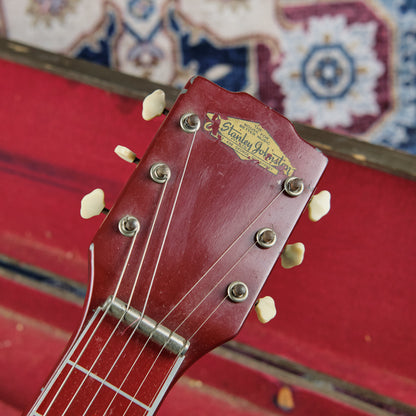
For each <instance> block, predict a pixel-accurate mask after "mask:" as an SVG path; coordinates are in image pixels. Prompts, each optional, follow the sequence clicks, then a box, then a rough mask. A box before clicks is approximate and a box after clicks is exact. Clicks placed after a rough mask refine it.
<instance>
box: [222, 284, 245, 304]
mask: <svg viewBox="0 0 416 416" xmlns="http://www.w3.org/2000/svg"><path fill="white" fill-rule="evenodd" d="M227 294H228V297H229V298H230V299H231V300H232V301H233V302H243V301H245V300H246V299H247V297H248V287H247V285H246V284H245V283H243V282H232V283H230V284H229V285H228V288H227Z"/></svg>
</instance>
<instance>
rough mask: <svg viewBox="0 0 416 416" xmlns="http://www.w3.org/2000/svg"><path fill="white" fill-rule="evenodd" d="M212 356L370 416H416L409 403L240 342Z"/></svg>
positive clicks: (415, 411) (231, 342)
mask: <svg viewBox="0 0 416 416" xmlns="http://www.w3.org/2000/svg"><path fill="white" fill-rule="evenodd" d="M213 353H214V354H217V355H219V356H221V357H223V358H226V359H229V360H231V361H233V362H236V363H239V364H241V365H243V366H246V367H249V368H252V369H254V370H257V371H261V372H263V373H265V374H269V375H271V376H273V377H276V378H277V379H278V380H280V381H281V382H283V383H285V384H287V385H291V386H298V387H300V388H304V389H306V390H309V391H313V392H315V393H318V394H321V395H323V396H326V397H328V398H331V399H333V400H335V401H338V402H342V403H344V404H347V405H348V406H351V407H353V408H356V409H358V410H362V411H364V412H367V413H369V414H373V415H380V416H382V415H383V416H388V415H390V416H392V415H406V416H416V408H415V407H413V406H410V405H408V404H406V403H403V402H400V401H398V400H395V399H393V398H391V397H387V396H383V395H381V394H378V393H376V392H374V391H372V390H370V389H368V388H364V387H361V386H358V385H356V384H353V383H349V382H347V381H344V380H341V379H339V378H336V377H332V376H330V375H328V374H324V373H321V372H318V371H316V370H313V369H311V368H309V367H306V366H304V365H302V364H299V363H297V362H294V361H291V360H288V359H287V358H284V357H280V356H278V355H274V354H270V353H267V352H265V351H261V350H259V349H257V348H254V347H251V346H249V345H246V344H242V343H240V342H237V341H229V342H228V343H227V344H224V345H223V346H221V347H219V348H217V349H216V350H214V351H213Z"/></svg>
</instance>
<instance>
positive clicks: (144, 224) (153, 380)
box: [30, 78, 326, 416]
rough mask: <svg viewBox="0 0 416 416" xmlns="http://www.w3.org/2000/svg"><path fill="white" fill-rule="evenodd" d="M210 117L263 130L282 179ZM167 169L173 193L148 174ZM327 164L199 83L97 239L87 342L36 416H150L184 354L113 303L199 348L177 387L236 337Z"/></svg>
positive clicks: (76, 346) (257, 108)
mask: <svg viewBox="0 0 416 416" xmlns="http://www.w3.org/2000/svg"><path fill="white" fill-rule="evenodd" d="M190 111H191V112H192V113H195V114H197V115H198V116H199V118H200V120H201V128H200V129H199V130H198V131H197V132H196V133H188V132H184V131H183V130H182V129H181V127H180V118H181V116H182V115H183V114H185V113H188V112H190ZM210 114H211V118H212V114H214V115H215V116H214V118H213V119H214V123H215V120H216V119H217V117H221V118H222V119H223V120H232V119H237V120H243V122H245V121H247V120H248V121H253V122H256V123H259V125H260V126H261V128H262V129H264V130H261V132H264V131H266V132H267V133H269V134H270V135H271V136H272V137H273V139H274V140H275V141H276V143H277V144H278V146H279V147H280V149H281V151H282V153H283V155H281V156H280V158H279V159H277V158H276V166H277V168H278V169H276V172H270V171H269V170H267V169H265V168H264V167H263V166H261V165H260V162H259V161H257V160H250V159H248V160H244V159H242V158H240V157H239V156H238V155H237V154H236V152H235V148H231V147H230V146H228V145H225V144H223V143H222V142H221V141H220V139H221V137H220V136H219V135H218V131H217V130H218V129H215V130H216V131H215V134H214V135H212V134H211V130H210V127H211V124H212V121H211V119H210V116H209V115H210ZM250 126H251V125H250ZM237 127H239V126H237ZM235 131H237V130H235ZM256 131H257V130H256ZM248 134H249V135H250V133H248ZM256 134H264V133H256ZM214 136H215V137H214ZM246 136H247V134H246ZM253 137H254V139H255V141H256V142H257V143H254V142H253V143H252V144H253V145H255V146H257V148H256V149H257V153H260V154H261V157H262V158H266V159H267V160H269V159H270V158H271V157H272V156H271V154H269V153H268V152H269V151H270V152H272V150H269V147H267V146H264V149H262V148H261V146H260V145H261V141H259V140H260V138H259V137H257V136H255V135H253ZM241 140H243V138H242V137H241ZM258 143H260V145H258ZM266 144H267V143H266ZM234 146H235V145H234ZM283 157H285V158H286V159H285V160H286V165H284V166H283V165H281V161H282V160H283ZM253 159H254V158H253ZM289 161H290V163H291V167H290V168H289V167H288V165H287V164H288V163H289ZM158 162H163V163H165V164H167V165H168V166H169V167H170V170H171V177H170V179H169V180H168V181H167V182H166V183H165V184H160V183H157V182H155V181H153V180H151V178H150V175H149V172H150V169H151V167H152V166H153V165H154V164H155V163H158ZM273 163H274V162H273ZM325 166H326V158H325V156H323V155H322V153H320V152H318V151H317V150H315V149H314V148H312V147H311V146H310V145H308V144H306V143H305V142H304V141H303V140H301V139H300V138H299V137H298V135H297V134H296V133H295V131H294V128H293V126H292V125H291V124H290V123H289V122H288V121H287V120H286V119H285V118H284V117H282V116H281V115H279V114H277V113H276V112H274V111H273V110H271V109H270V108H268V107H266V106H264V105H263V104H262V103H260V102H259V101H258V100H256V99H254V98H253V97H251V96H249V95H247V94H232V93H229V92H227V91H225V90H223V89H220V88H219V87H217V86H216V85H215V84H213V83H211V82H209V81H207V80H205V79H202V78H196V79H193V80H192V81H190V82H189V83H188V85H187V86H186V88H185V90H184V91H183V92H182V94H180V96H179V98H178V100H177V102H176V104H175V105H174V107H173V108H172V110H171V111H170V112H169V115H168V116H167V118H166V120H165V121H164V122H163V124H162V126H161V127H160V129H159V131H158V133H157V134H156V137H155V139H154V140H153V142H152V144H151V146H150V147H149V149H148V151H147V152H146V153H145V155H144V156H143V158H142V160H141V161H140V164H139V165H138V167H137V168H136V169H135V171H134V173H133V175H132V176H131V178H130V179H129V181H128V183H127V185H126V186H125V188H124V189H123V191H122V192H121V194H120V196H119V198H118V200H117V201H116V203H115V205H114V206H113V207H112V209H111V211H110V213H109V214H108V215H107V217H106V219H105V221H104V222H103V224H102V225H101V227H100V229H99V231H98V232H97V234H96V236H95V238H94V240H93V244H92V245H91V267H90V270H91V283H90V288H89V294H88V296H87V301H86V306H85V320H84V323H83V327H84V329H83V331H85V333H82V334H81V335H80V333H78V335H77V336H76V337H75V338H74V341H73V345H72V347H71V348H72V349H71V350H69V351H68V352H67V354H66V356H65V359H64V361H63V362H62V363H61V364H60V366H59V368H58V370H57V372H56V373H55V375H54V376H53V378H52V379H51V380H52V381H51V382H50V384H48V385H47V387H46V390H45V393H44V396H41V399H40V401H39V402H37V404H36V405H35V407H34V408H33V409H32V411H31V412H30V414H31V415H32V414H37V413H33V412H35V410H36V411H37V412H38V413H39V414H40V415H46V414H47V415H49V416H54V415H62V414H68V415H80V414H88V415H97V414H107V412H111V411H116V412H117V413H118V414H126V415H133V414H135V415H139V414H147V410H146V406H149V407H151V406H152V405H153V403H154V401H155V399H156V396H157V395H158V394H159V391H160V389H161V388H162V386H163V385H165V382H166V377H168V376H169V374H170V373H171V371H172V367H173V366H174V365H175V363H177V362H178V357H176V356H175V355H174V354H173V353H171V352H169V351H167V350H166V348H163V347H161V346H159V345H157V344H156V343H154V342H153V340H152V338H151V337H150V338H146V337H144V336H142V335H140V334H137V331H136V332H134V331H133V325H131V326H130V327H126V326H125V325H124V324H123V323H120V321H119V320H117V319H115V318H114V317H112V316H110V314H109V313H107V309H106V307H105V306H104V305H105V302H106V299H107V298H108V297H109V296H114V297H115V298H117V299H120V300H122V301H124V302H126V303H128V304H129V305H131V306H132V307H134V308H135V309H137V310H138V311H143V312H144V313H145V315H147V316H149V317H150V318H151V319H153V320H155V321H156V322H158V323H160V324H163V325H164V326H165V327H167V328H169V329H170V330H172V331H173V332H175V333H177V334H179V335H180V336H182V337H183V338H185V340H188V341H189V342H190V347H189V350H188V351H187V352H186V355H185V359H184V362H183V363H182V365H181V366H180V368H179V371H178V373H177V374H176V375H175V379H177V377H178V375H180V374H182V373H183V372H184V371H185V370H186V368H187V367H188V366H189V365H190V364H191V363H193V362H194V361H195V360H196V359H198V358H200V357H201V356H202V355H204V354H206V353H207V352H208V351H210V350H211V349H213V348H215V347H216V346H218V345H220V344H222V343H224V342H226V341H227V340H229V339H230V338H232V337H234V336H235V335H236V334H237V332H238V331H239V329H240V327H241V325H242V323H243V322H244V320H245V318H246V316H247V314H248V312H249V311H250V309H251V308H252V305H253V304H254V302H255V300H256V299H257V296H258V293H259V291H260V289H261V288H262V286H263V284H264V282H265V280H266V278H267V276H268V274H269V272H270V270H271V268H272V267H273V265H274V263H275V261H276V259H277V257H278V255H279V253H280V251H281V250H282V248H283V246H284V244H285V241H286V239H287V238H288V236H289V234H290V232H291V231H292V229H293V227H294V225H295V224H296V222H297V220H298V217H299V216H300V214H301V213H302V211H303V209H304V207H305V205H306V203H307V201H308V200H309V198H310V196H311V194H312V192H313V190H314V188H315V186H316V184H317V182H318V180H319V178H320V176H321V174H322V172H323V170H324V168H325ZM294 171H295V173H296V175H297V176H298V177H301V178H303V180H304V183H305V190H304V192H303V193H302V194H301V195H300V196H298V197H291V196H289V195H287V194H286V193H285V192H283V183H284V181H285V179H286V178H287V177H288V175H292V174H293V172H294ZM126 215H130V216H134V217H136V218H137V219H138V220H139V222H140V231H139V233H138V235H137V237H126V236H124V235H122V234H121V233H120V232H119V230H118V224H119V221H120V219H121V218H123V217H124V216H126ZM263 227H270V228H272V229H274V230H275V231H276V234H277V243H276V244H275V245H274V246H273V247H271V248H269V249H264V248H261V247H259V246H258V245H257V244H256V243H255V235H256V232H257V231H258V230H259V229H261V228H263ZM131 247H133V249H132V251H131V254H129V253H130V250H131ZM233 281H242V282H244V283H245V284H246V285H247V287H248V291H249V293H248V298H247V300H245V301H244V302H239V303H236V302H232V301H231V300H230V299H229V298H228V297H227V287H228V285H229V284H230V283H231V282H233ZM100 308H101V309H100ZM94 311H95V313H96V314H97V315H96V318H94V320H92V318H91V317H92V315H93V313H94ZM133 332H134V333H133ZM136 357H137V358H136ZM91 374H93V377H92V376H91ZM98 378H100V379H98ZM112 389H113V390H112ZM126 395H127V396H128V397H130V398H126V397H127V396H126ZM162 396H163V393H162ZM132 398H135V399H137V400H138V401H139V402H140V403H133V402H132ZM142 405H143V406H142ZM141 406H142V407H141ZM122 412H124V413H122ZM151 414H153V413H151Z"/></svg>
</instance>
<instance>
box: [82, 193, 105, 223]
mask: <svg viewBox="0 0 416 416" xmlns="http://www.w3.org/2000/svg"><path fill="white" fill-rule="evenodd" d="M104 209H105V203H104V191H103V190H102V189H99V188H97V189H94V190H93V191H92V192H90V193H89V194H87V195H85V196H84V198H82V200H81V217H82V218H85V219H88V218H92V217H95V216H96V215H99V214H101V212H102V211H103V210H104Z"/></svg>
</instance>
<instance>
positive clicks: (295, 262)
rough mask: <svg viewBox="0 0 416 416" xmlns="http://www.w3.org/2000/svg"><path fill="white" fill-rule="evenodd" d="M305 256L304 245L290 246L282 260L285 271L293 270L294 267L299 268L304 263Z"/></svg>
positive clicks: (284, 252)
mask: <svg viewBox="0 0 416 416" xmlns="http://www.w3.org/2000/svg"><path fill="white" fill-rule="evenodd" d="M304 255H305V246H304V245H303V243H295V244H288V245H287V246H286V247H285V248H284V250H283V253H282V255H281V256H280V260H281V263H282V267H283V268H284V269H291V268H292V267H295V266H299V264H301V263H302V261H303V257H304Z"/></svg>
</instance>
